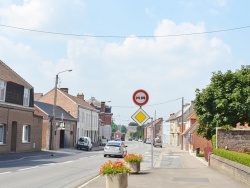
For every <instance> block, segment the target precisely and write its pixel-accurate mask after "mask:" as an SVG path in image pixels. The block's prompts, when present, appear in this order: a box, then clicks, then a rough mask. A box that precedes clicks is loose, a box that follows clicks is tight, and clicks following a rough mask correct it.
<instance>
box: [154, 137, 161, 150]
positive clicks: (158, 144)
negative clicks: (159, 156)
mask: <svg viewBox="0 0 250 188" xmlns="http://www.w3.org/2000/svg"><path fill="white" fill-rule="evenodd" d="M153 144H154V147H161V148H162V141H161V139H160V138H155V140H154V143H153Z"/></svg>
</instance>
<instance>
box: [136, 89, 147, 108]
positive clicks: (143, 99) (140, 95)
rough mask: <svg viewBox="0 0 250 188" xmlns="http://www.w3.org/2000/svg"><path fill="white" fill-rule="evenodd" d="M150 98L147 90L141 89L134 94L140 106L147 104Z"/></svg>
mask: <svg viewBox="0 0 250 188" xmlns="http://www.w3.org/2000/svg"><path fill="white" fill-rule="evenodd" d="M148 100H149V96H148V93H147V92H146V91H145V90H142V89H139V90H137V91H135V92H134V94H133V101H134V103H135V104H136V105H138V106H143V105H145V104H147V102H148Z"/></svg>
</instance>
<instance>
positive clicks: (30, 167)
mask: <svg viewBox="0 0 250 188" xmlns="http://www.w3.org/2000/svg"><path fill="white" fill-rule="evenodd" d="M38 167H39V166H33V167H30V168H23V169H19V170H17V171H24V170H30V169H34V168H38Z"/></svg>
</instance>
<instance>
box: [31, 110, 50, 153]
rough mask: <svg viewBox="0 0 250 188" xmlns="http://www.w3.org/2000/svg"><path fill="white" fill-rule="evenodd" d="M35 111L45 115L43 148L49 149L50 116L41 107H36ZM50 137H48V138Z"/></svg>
mask: <svg viewBox="0 0 250 188" xmlns="http://www.w3.org/2000/svg"><path fill="white" fill-rule="evenodd" d="M34 113H35V114H36V115H39V116H42V117H43V123H42V149H49V138H50V137H49V135H47V133H48V131H49V130H48V128H49V127H50V122H49V117H48V115H47V114H45V113H44V112H43V111H40V109H39V108H37V107H35V111H34ZM47 137H48V138H47Z"/></svg>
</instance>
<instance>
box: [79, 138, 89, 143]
mask: <svg viewBox="0 0 250 188" xmlns="http://www.w3.org/2000/svg"><path fill="white" fill-rule="evenodd" d="M79 141H80V142H84V143H87V142H88V139H87V138H80V139H79Z"/></svg>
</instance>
